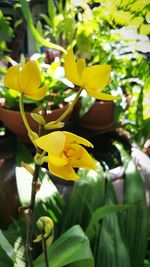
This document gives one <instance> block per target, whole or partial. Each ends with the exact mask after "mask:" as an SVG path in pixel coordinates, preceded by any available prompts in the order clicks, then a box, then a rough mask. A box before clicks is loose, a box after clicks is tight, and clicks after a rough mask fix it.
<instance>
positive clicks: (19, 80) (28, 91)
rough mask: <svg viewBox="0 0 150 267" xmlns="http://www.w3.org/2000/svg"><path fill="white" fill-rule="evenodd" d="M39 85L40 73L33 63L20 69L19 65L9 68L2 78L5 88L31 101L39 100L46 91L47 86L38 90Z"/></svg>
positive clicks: (26, 64) (30, 62)
mask: <svg viewBox="0 0 150 267" xmlns="http://www.w3.org/2000/svg"><path fill="white" fill-rule="evenodd" d="M40 84H41V78H40V71H39V68H38V66H37V64H36V62H35V61H28V62H27V63H25V64H24V66H23V67H22V68H20V66H19V64H17V65H15V66H12V67H10V68H9V69H8V71H7V73H6V75H5V77H4V85H5V86H7V87H8V88H11V89H14V90H16V91H18V92H19V93H22V94H23V95H25V96H26V97H28V98H30V99H33V100H41V99H42V98H43V97H44V96H45V94H46V92H47V90H48V86H47V85H46V86H44V87H41V88H39V86H40Z"/></svg>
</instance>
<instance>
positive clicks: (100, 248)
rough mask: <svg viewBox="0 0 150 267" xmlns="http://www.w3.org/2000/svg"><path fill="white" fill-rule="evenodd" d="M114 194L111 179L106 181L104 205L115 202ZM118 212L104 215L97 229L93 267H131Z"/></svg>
mask: <svg viewBox="0 0 150 267" xmlns="http://www.w3.org/2000/svg"><path fill="white" fill-rule="evenodd" d="M116 203H117V201H116V195H115V192H114V188H113V185H112V183H111V181H108V182H107V188H106V203H105V204H106V205H108V204H109V205H110V206H112V204H116ZM121 214H122V212H121V213H120V214H118V213H111V214H108V215H106V216H105V217H104V219H103V220H102V223H101V227H100V228H99V233H98V231H97V240H99V241H98V242H97V244H96V247H94V249H95V253H94V254H95V261H96V262H95V267H110V266H111V267H119V266H121V267H131V265H130V257H129V253H128V248H127V246H126V242H125V238H124V237H123V235H122V232H121V227H120V220H119V219H120V216H119V215H121Z"/></svg>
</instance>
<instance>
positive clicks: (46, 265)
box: [42, 233, 49, 267]
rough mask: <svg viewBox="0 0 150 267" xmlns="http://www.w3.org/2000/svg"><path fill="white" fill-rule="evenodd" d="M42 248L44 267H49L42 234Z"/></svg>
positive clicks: (44, 239)
mask: <svg viewBox="0 0 150 267" xmlns="http://www.w3.org/2000/svg"><path fill="white" fill-rule="evenodd" d="M42 247H43V253H44V259H45V267H49V263H48V255H47V245H46V238H45V237H44V233H43V235H42Z"/></svg>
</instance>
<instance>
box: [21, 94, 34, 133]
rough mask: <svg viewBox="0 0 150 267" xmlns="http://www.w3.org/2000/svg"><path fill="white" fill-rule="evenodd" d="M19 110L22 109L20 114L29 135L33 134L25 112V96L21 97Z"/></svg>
mask: <svg viewBox="0 0 150 267" xmlns="http://www.w3.org/2000/svg"><path fill="white" fill-rule="evenodd" d="M19 108H20V112H21V116H22V119H23V122H24V125H25V127H26V129H27V131H28V133H31V132H32V130H31V128H30V126H29V123H28V121H27V118H26V115H25V111H24V103H23V94H21V95H20V100H19Z"/></svg>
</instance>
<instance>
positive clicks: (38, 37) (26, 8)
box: [19, 0, 66, 53]
mask: <svg viewBox="0 0 150 267" xmlns="http://www.w3.org/2000/svg"><path fill="white" fill-rule="evenodd" d="M19 1H20V3H21V7H22V12H23V15H24V17H25V19H26V21H27V24H28V27H29V29H30V31H31V33H32V34H33V36H34V38H35V39H36V40H37V41H38V42H39V43H41V44H42V45H44V46H46V47H49V48H54V49H57V50H60V51H62V52H63V53H66V50H65V49H64V48H63V47H61V46H59V45H56V44H53V43H52V42H50V41H48V40H45V39H44V38H43V36H42V35H40V33H39V32H38V31H37V30H36V28H35V27H34V25H33V21H32V16H31V12H30V8H29V4H28V2H27V1H26V0H19Z"/></svg>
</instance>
